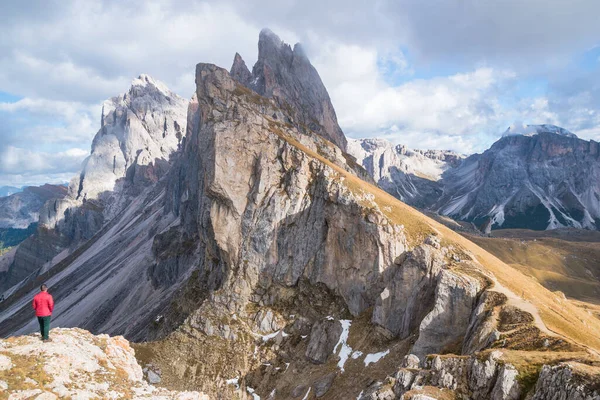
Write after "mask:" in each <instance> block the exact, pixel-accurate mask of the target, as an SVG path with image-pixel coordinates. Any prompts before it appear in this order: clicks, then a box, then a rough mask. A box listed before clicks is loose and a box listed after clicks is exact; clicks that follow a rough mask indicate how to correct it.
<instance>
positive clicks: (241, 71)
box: [229, 53, 252, 86]
mask: <svg viewBox="0 0 600 400" xmlns="http://www.w3.org/2000/svg"><path fill="white" fill-rule="evenodd" d="M229 74H230V75H231V77H232V78H233V79H235V80H236V81H238V82H240V83H241V84H242V85H244V86H251V81H252V73H251V72H250V70H249V69H248V67H247V66H246V63H245V62H244V59H243V58H242V56H241V55H240V53H235V57H234V58H233V65H232V66H231V70H230V71H229Z"/></svg>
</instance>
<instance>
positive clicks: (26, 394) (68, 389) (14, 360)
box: [0, 328, 208, 400]
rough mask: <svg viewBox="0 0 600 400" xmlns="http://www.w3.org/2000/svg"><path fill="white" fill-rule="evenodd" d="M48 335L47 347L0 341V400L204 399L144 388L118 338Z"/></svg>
mask: <svg viewBox="0 0 600 400" xmlns="http://www.w3.org/2000/svg"><path fill="white" fill-rule="evenodd" d="M50 335H51V337H52V342H49V343H43V342H42V341H40V337H39V335H37V334H34V335H28V336H17V337H11V338H9V339H5V340H1V341H0V398H1V399H10V400H17V399H38V400H52V399H59V398H60V399H156V400H159V399H160V400H175V399H177V400H205V399H208V396H205V395H203V394H202V393H198V392H174V391H169V390H165V389H161V388H157V387H154V386H152V385H150V384H148V383H147V382H146V381H145V380H144V379H143V376H144V375H143V372H142V368H141V367H140V365H139V364H138V363H137V361H136V358H135V354H134V351H133V349H132V348H131V347H130V346H129V342H128V341H127V340H125V339H124V338H123V337H121V336H116V337H110V336H108V335H97V336H94V335H92V334H91V333H89V332H88V331H85V330H83V329H62V328H57V329H53V330H52V331H51V333H50Z"/></svg>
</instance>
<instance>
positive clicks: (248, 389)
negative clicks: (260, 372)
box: [246, 386, 260, 400]
mask: <svg viewBox="0 0 600 400" xmlns="http://www.w3.org/2000/svg"><path fill="white" fill-rule="evenodd" d="M246 391H247V392H248V393H250V395H251V396H252V398H253V399H254V400H260V396H259V395H257V394H256V393H255V392H254V389H252V388H251V387H249V386H248V387H246Z"/></svg>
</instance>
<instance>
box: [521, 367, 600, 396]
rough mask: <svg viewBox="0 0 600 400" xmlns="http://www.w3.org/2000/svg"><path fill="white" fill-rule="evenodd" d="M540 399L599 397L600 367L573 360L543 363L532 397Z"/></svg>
mask: <svg viewBox="0 0 600 400" xmlns="http://www.w3.org/2000/svg"><path fill="white" fill-rule="evenodd" d="M542 399H550V400H553V399H569V400H570V399H573V400H598V399H600V368H599V367H592V366H589V365H584V364H580V363H574V362H571V363H562V364H559V365H555V366H549V365H545V366H544V367H543V368H542V370H541V372H540V377H539V379H538V381H537V384H536V386H535V394H534V395H533V397H532V400H542Z"/></svg>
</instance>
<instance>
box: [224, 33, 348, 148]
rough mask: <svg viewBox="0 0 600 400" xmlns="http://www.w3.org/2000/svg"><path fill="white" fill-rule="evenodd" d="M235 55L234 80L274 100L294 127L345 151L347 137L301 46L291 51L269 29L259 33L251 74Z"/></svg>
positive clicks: (297, 45)
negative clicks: (321, 137)
mask: <svg viewBox="0 0 600 400" xmlns="http://www.w3.org/2000/svg"><path fill="white" fill-rule="evenodd" d="M248 72H249V71H248V68H247V67H246V65H245V63H244V61H243V60H242V59H241V57H240V56H239V54H236V56H235V59H234V62H233V66H232V68H231V76H233V78H234V79H236V80H238V82H240V83H241V84H243V85H245V86H247V87H249V88H250V89H252V90H254V91H255V92H256V93H258V94H260V95H261V96H264V97H267V98H271V99H273V100H275V103H276V104H277V106H279V107H280V108H282V109H283V110H286V111H287V113H288V114H289V117H290V118H292V120H293V121H294V123H297V124H300V125H302V126H304V127H305V129H308V130H310V131H312V132H316V133H317V134H319V135H321V136H323V137H324V138H325V139H327V140H329V141H331V142H332V143H334V144H335V145H337V146H338V147H339V148H340V149H342V150H344V151H345V150H346V144H347V141H346V137H345V136H344V133H343V132H342V130H341V128H340V126H339V125H338V122H337V117H336V115H335V110H334V108H333V105H332V104H331V100H330V98H329V94H328V93H327V90H326V89H325V86H324V85H323V82H322V81H321V78H320V77H319V73H318V72H317V70H316V69H315V68H314V67H313V66H312V64H311V63H310V61H309V60H308V58H307V57H306V54H305V53H304V50H303V49H302V46H301V45H300V44H299V43H298V44H296V45H294V48H293V49H292V48H291V47H290V45H288V44H286V43H284V42H283V41H282V40H281V39H280V38H279V37H278V36H277V35H276V34H274V33H273V32H271V31H270V30H268V29H263V30H262V31H261V32H260V37H259V40H258V61H257V62H256V64H254V67H253V68H252V74H251V75H250V74H249V73H248Z"/></svg>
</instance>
